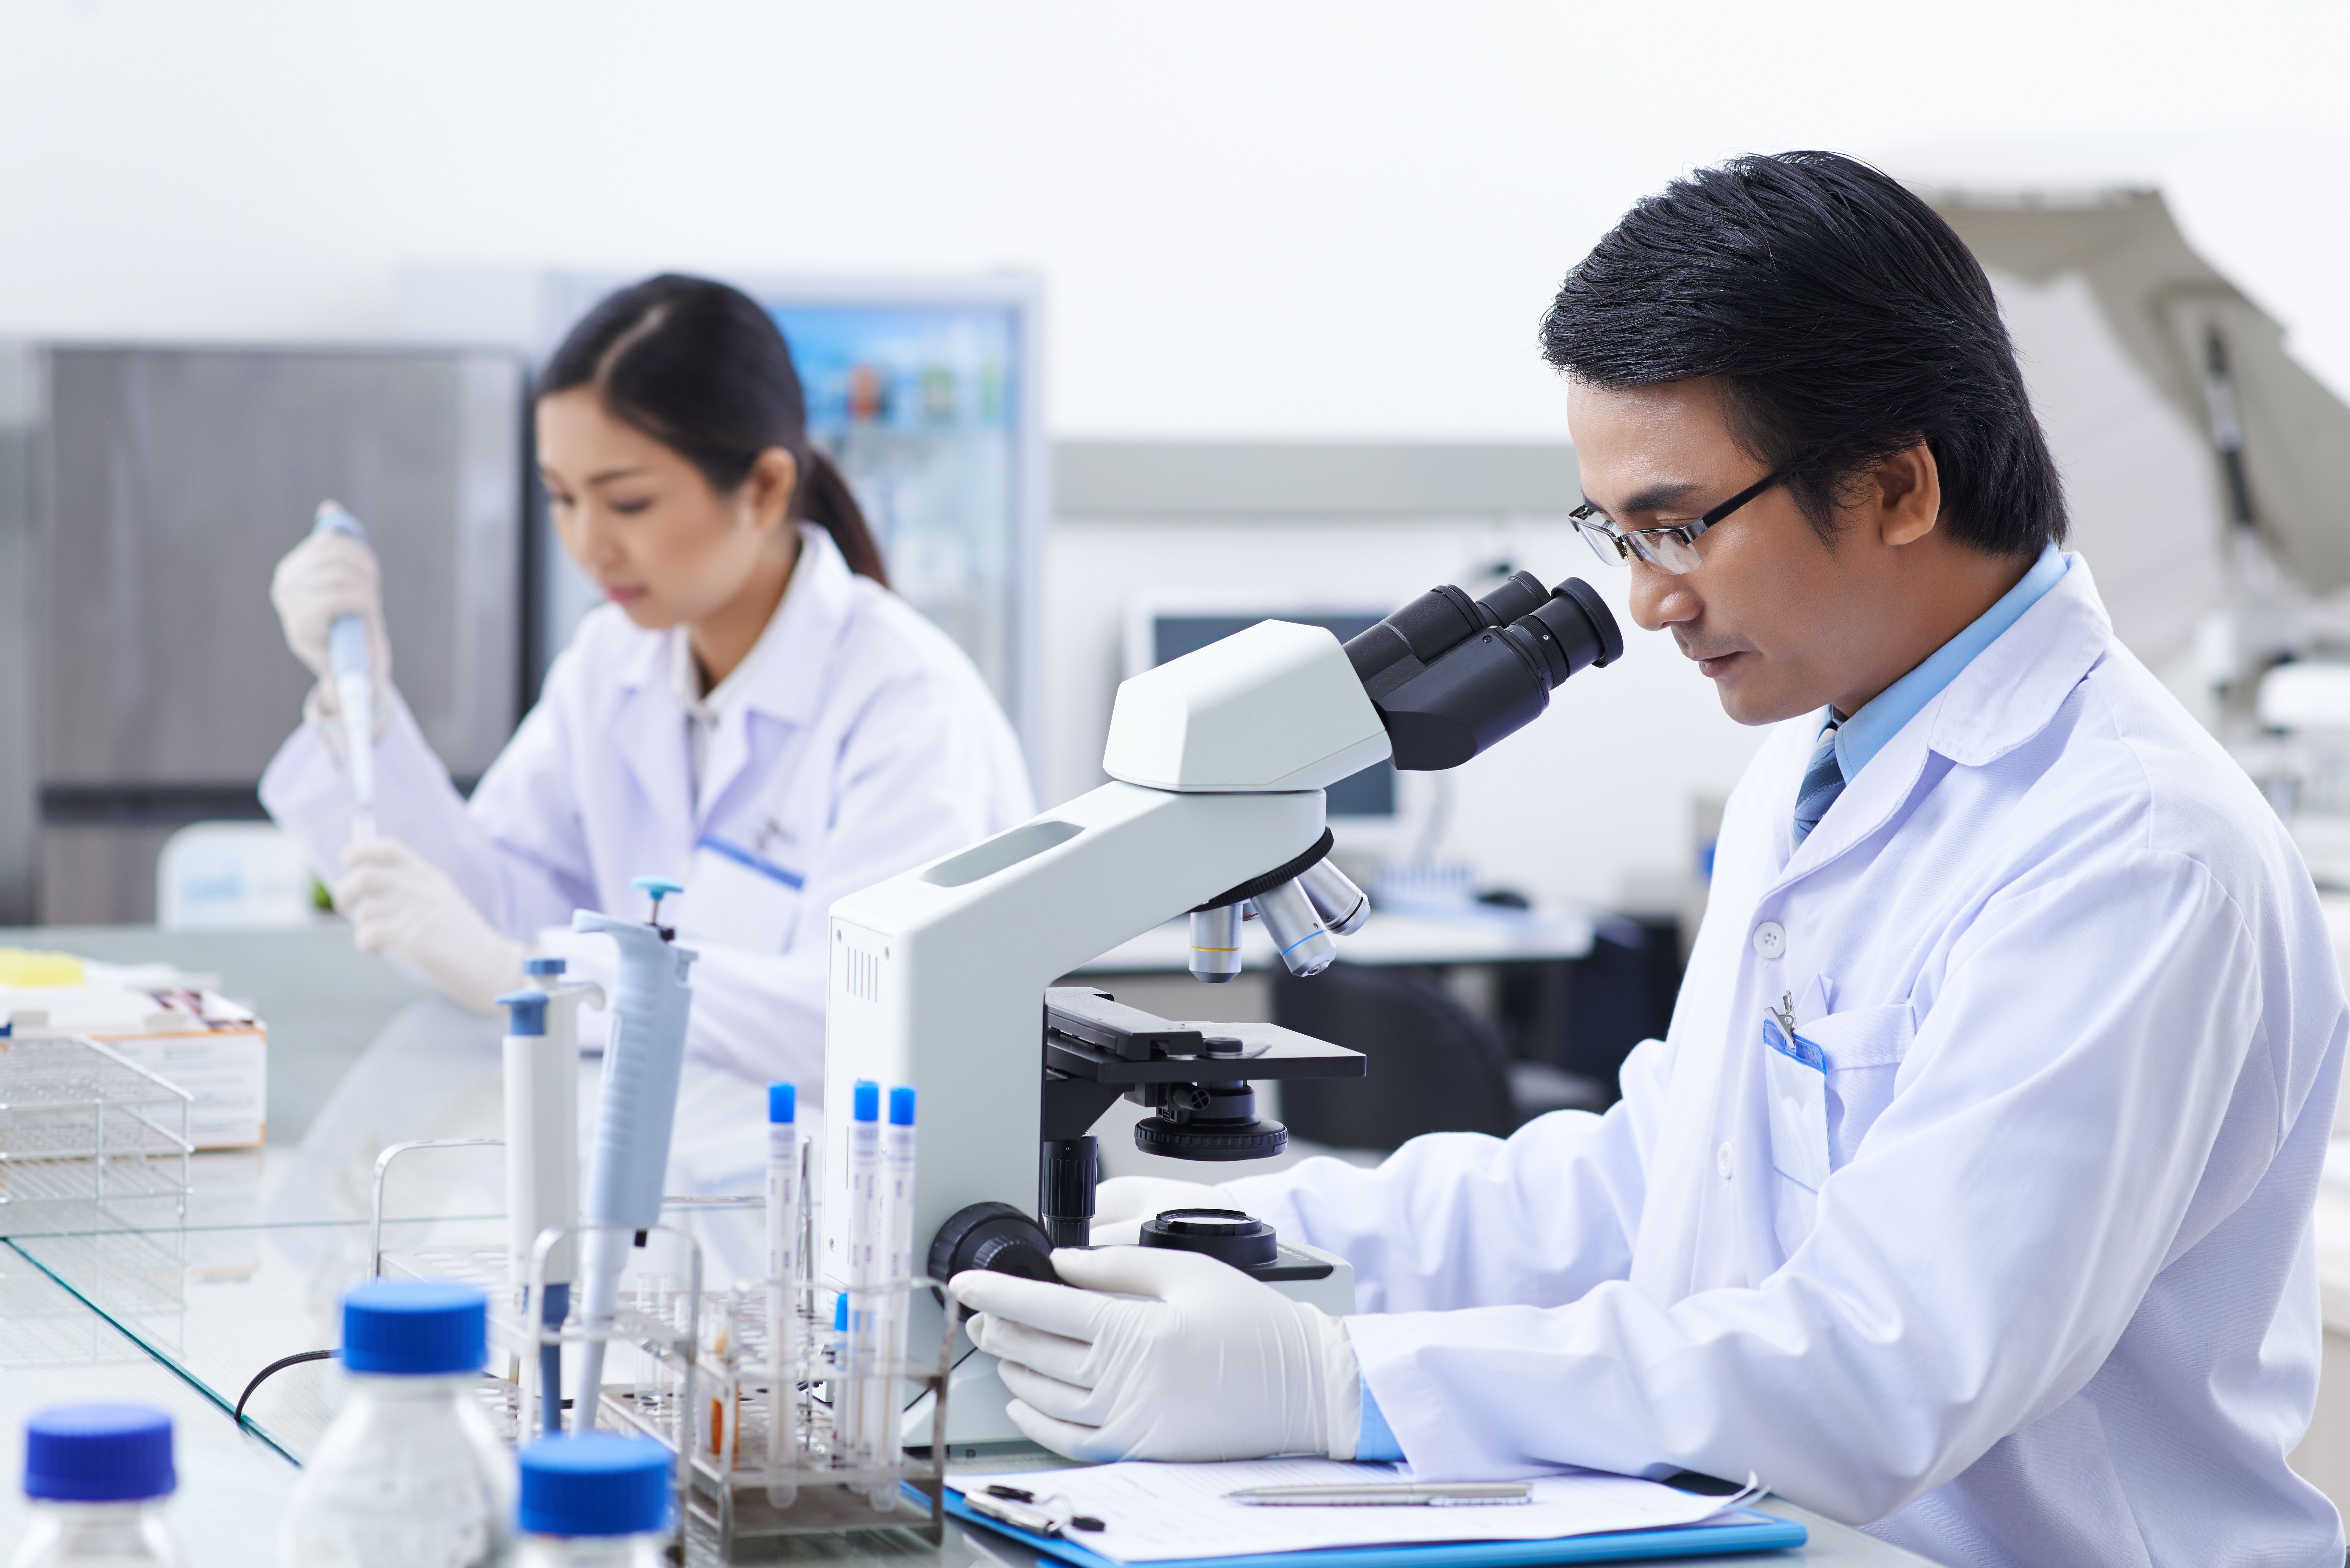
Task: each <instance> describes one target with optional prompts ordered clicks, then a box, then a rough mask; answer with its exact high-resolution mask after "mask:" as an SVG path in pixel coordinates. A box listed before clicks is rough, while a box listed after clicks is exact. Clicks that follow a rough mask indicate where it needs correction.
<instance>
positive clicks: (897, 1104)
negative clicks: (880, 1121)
mask: <svg viewBox="0 0 2350 1568" xmlns="http://www.w3.org/2000/svg"><path fill="white" fill-rule="evenodd" d="M889 1125H890V1126H891V1127H912V1126H913V1125H914V1091H913V1089H912V1088H911V1087H910V1086H909V1085H905V1084H900V1085H898V1086H897V1087H896V1088H894V1089H892V1090H890V1091H889Z"/></svg>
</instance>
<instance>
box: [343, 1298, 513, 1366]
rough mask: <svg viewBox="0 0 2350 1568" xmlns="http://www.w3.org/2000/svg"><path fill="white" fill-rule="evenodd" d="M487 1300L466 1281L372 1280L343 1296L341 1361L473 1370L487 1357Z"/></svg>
mask: <svg viewBox="0 0 2350 1568" xmlns="http://www.w3.org/2000/svg"><path fill="white" fill-rule="evenodd" d="M489 1308H490V1303H489V1298H488V1297H487V1296H484V1294H482V1293H481V1292H479V1291H477V1290H475V1289H474V1288H473V1286H471V1285H458V1284H442V1283H439V1282H432V1281H426V1280H378V1281H376V1282H373V1283H371V1284H365V1285H360V1286H358V1287H357V1288H355V1289H353V1290H349V1291H347V1292H345V1293H344V1294H343V1365H344V1366H346V1367H348V1369H349V1370H351V1371H353V1372H372V1373H379V1374H382V1375H385V1376H393V1377H429V1376H435V1375H445V1374H448V1373H453V1372H479V1371H480V1370H481V1369H482V1366H483V1364H484V1362H486V1361H488V1360H489V1358H490V1342H489Z"/></svg>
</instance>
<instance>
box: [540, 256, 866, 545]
mask: <svg viewBox="0 0 2350 1568" xmlns="http://www.w3.org/2000/svg"><path fill="white" fill-rule="evenodd" d="M574 387H593V388H595V389H596V390H597V392H598V395H600V396H601V397H602V398H603V400H604V406H605V408H607V409H608V410H610V411H611V414H612V417H613V418H614V419H617V420H619V421H623V422H624V423H627V424H630V425H633V426H635V427H636V428H637V429H638V430H640V431H644V432H645V434H647V435H649V436H650V437H652V438H653V439H654V440H655V441H660V443H661V444H662V445H663V446H666V447H669V448H671V450H672V451H675V452H678V453H680V454H681V456H683V457H684V458H685V459H686V460H687V461H688V462H691V463H692V464H693V466H694V467H696V468H698V469H700V470H701V471H702V477H703V478H705V479H707V480H709V481H710V484H711V487H712V489H714V490H716V491H718V492H719V493H721V494H724V493H727V492H729V491H732V490H733V489H735V488H737V487H738V486H740V485H741V484H742V483H743V481H744V480H745V479H747V478H749V477H750V474H751V469H752V467H753V465H754V464H755V463H756V462H758V461H759V454H760V453H761V452H764V451H766V450H767V449H768V448H769V447H778V446H779V447H781V448H783V449H784V450H785V452H790V453H791V454H792V461H793V462H795V464H796V465H797V466H798V469H799V483H798V485H797V488H796V489H795V492H794V493H793V496H792V504H793V509H794V511H795V513H796V514H797V515H799V516H801V517H804V518H806V520H807V521H808V522H811V523H814V524H817V525H818V526H820V527H822V528H823V529H824V531H825V532H826V533H827V534H829V535H832V542H833V543H834V544H836V545H839V546H840V555H841V558H842V559H843V560H845V561H847V563H848V569H849V570H850V571H852V572H855V573H857V574H858V576H867V577H870V578H872V579H873V580H874V581H875V582H877V583H879V584H880V585H881V586H882V587H889V573H888V571H887V569H886V568H884V566H882V563H881V546H880V545H878V544H876V543H875V542H874V539H873V531H872V529H870V528H869V527H868V526H867V525H866V523H865V514H864V512H863V510H862V509H860V508H859V507H858V504H857V497H856V496H855V495H853V494H851V493H849V489H848V481H847V480H846V479H844V478H843V477H841V472H840V470H839V469H838V468H837V467H836V466H834V464H833V462H832V460H831V459H830V458H828V457H827V456H825V454H824V453H822V452H818V451H816V449H815V448H814V447H812V446H810V445H809V444H808V438H807V399H806V395H805V394H804V393H803V392H802V391H801V390H800V378H799V372H798V371H797V370H795V369H793V367H792V350H791V347H790V345H788V344H786V343H785V341H784V333H783V329H782V328H781V327H777V326H776V325H775V318H774V317H771V316H769V315H768V314H767V313H766V312H765V311H764V310H762V309H760V308H759V306H758V304H757V302H756V301H754V300H753V299H752V298H751V296H748V295H746V294H744V293H743V291H742V290H741V289H738V288H729V287H728V286H726V285H724V284H723V283H712V281H710V280H709V279H708V278H701V277H681V276H679V275H677V274H675V273H664V274H662V275H660V276H659V277H649V278H647V279H645V281H644V282H642V283H637V284H631V285H629V286H628V287H626V288H624V289H621V290H619V291H618V292H617V293H614V294H610V295H607V296H605V297H604V298H603V300H602V301H600V302H599V303H598V305H597V306H596V308H595V309H593V310H591V311H589V312H588V313H587V315H586V316H585V317H581V318H580V321H579V324H578V325H577V327H573V328H572V329H571V332H570V335H569V336H568V337H565V338H564V340H563V347H561V348H557V349H556V351H555V356H554V358H551V359H549V360H548V361H547V362H546V370H545V372H544V373H543V374H542V375H541V376H540V377H539V383H538V394H539V396H541V397H545V396H546V395H547V394H549V393H551V392H564V391H568V390H570V389H572V388H574Z"/></svg>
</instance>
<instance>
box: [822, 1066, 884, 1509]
mask: <svg viewBox="0 0 2350 1568" xmlns="http://www.w3.org/2000/svg"><path fill="white" fill-rule="evenodd" d="M881 1226H882V1213H881V1085H879V1084H877V1083H875V1082H873V1081H872V1080H871V1079H869V1078H859V1079H858V1081H857V1087H856V1089H855V1090H854V1092H853V1096H852V1098H851V1100H850V1109H849V1123H848V1368H847V1370H848V1386H847V1389H846V1390H845V1392H847V1396H848V1399H847V1411H846V1414H847V1426H846V1428H845V1429H844V1428H843V1427H842V1423H841V1415H842V1413H843V1412H842V1410H841V1407H840V1405H839V1404H838V1403H837V1402H836V1403H835V1405H834V1407H833V1410H834V1415H833V1426H834V1430H835V1431H837V1432H839V1434H840V1437H841V1439H842V1441H841V1444H840V1448H841V1451H842V1453H843V1454H844V1455H845V1456H846V1457H847V1459H848V1462H849V1463H850V1464H853V1465H862V1464H866V1463H868V1461H869V1460H870V1459H871V1456H872V1454H873V1452H874V1446H875V1445H874V1426H875V1424H876V1422H875V1417H876V1416H877V1414H878V1412H877V1411H876V1409H875V1407H874V1405H873V1401H872V1397H871V1396H872V1381H873V1379H872V1370H873V1366H874V1364H875V1363H876V1362H877V1361H879V1359H880V1348H881V1347H880V1344H879V1335H880V1329H881V1325H880V1324H879V1321H878V1314H876V1312H875V1310H874V1309H875V1307H876V1306H877V1305H878V1304H879V1292H878V1291H877V1290H876V1289H875V1288H874V1287H875V1286H876V1285H878V1284H879V1283H880V1274H881V1235H882V1231H881Z"/></svg>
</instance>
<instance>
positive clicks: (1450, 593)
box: [1347, 584, 1486, 699]
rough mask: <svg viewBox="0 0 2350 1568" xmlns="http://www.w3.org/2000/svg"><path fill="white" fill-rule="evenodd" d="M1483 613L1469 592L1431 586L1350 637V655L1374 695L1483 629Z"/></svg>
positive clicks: (1348, 656)
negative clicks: (1365, 629) (1472, 600)
mask: <svg viewBox="0 0 2350 1568" xmlns="http://www.w3.org/2000/svg"><path fill="white" fill-rule="evenodd" d="M1485 624H1486V622H1485V618H1484V616H1483V614H1482V611H1480V610H1479V608H1478V607H1477V606H1476V605H1475V604H1474V603H1472V602H1471V599H1470V597H1469V596H1468V595H1467V594H1464V593H1462V592H1461V590H1460V589H1459V588H1456V587H1451V585H1450V584H1447V585H1445V586H1443V587H1433V588H1430V589H1429V590H1428V591H1427V592H1426V593H1424V594H1422V595H1420V596H1419V597H1418V598H1416V599H1414V600H1412V601H1411V602H1410V603H1409V604H1408V605H1406V606H1404V607H1403V608H1401V609H1399V610H1398V611H1396V612H1395V614H1393V615H1391V616H1389V617H1388V618H1386V619H1385V620H1382V621H1380V622H1379V623H1378V625H1376V626H1374V627H1372V628H1370V629H1369V630H1367V631H1366V632H1363V633H1361V634H1360V635H1358V636H1356V637H1351V638H1349V639H1347V662H1348V663H1350V664H1352V665H1353V666H1354V667H1355V679H1357V680H1360V681H1361V682H1362V683H1363V686H1364V688H1365V689H1366V690H1367V691H1369V692H1370V694H1371V696H1372V697H1373V698H1374V699H1377V698H1378V694H1379V692H1380V691H1381V690H1382V688H1383V687H1388V686H1393V685H1396V684H1398V683H1399V682H1400V681H1403V680H1409V679H1410V678H1411V677H1412V676H1414V675H1417V674H1419V672H1420V670H1424V669H1426V668H1427V667H1428V666H1429V665H1430V664H1431V663H1433V662H1435V661H1436V660H1437V659H1440V658H1442V657H1443V655H1444V653H1445V650H1446V649H1452V648H1458V647H1459V646H1460V645H1461V643H1462V642H1463V641H1465V640H1466V639H1469V638H1471V637H1472V636H1474V635H1475V634H1476V633H1477V632H1479V631H1480V630H1482V629H1483V628H1484V626H1485Z"/></svg>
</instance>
